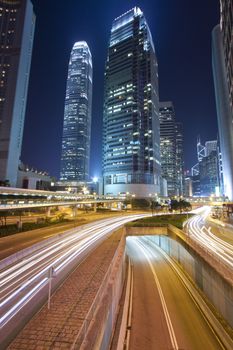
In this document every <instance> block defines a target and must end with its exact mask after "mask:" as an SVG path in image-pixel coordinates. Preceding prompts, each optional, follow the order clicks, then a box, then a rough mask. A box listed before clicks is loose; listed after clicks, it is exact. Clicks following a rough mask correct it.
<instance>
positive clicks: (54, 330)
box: [8, 232, 122, 350]
mask: <svg viewBox="0 0 233 350" xmlns="http://www.w3.org/2000/svg"><path fill="white" fill-rule="evenodd" d="M121 235H122V233H121V232H117V233H113V234H112V235H111V236H110V237H109V238H108V239H106V240H105V241H104V242H103V243H102V244H101V245H100V246H99V247H98V248H97V249H95V251H94V252H92V253H91V254H90V255H89V256H88V258H87V259H86V260H84V261H83V262H82V263H81V264H80V265H79V266H78V267H77V268H76V270H75V271H74V272H73V273H72V274H71V275H70V276H69V277H68V278H67V279H66V280H65V282H64V283H63V284H62V285H61V287H60V288H59V289H58V290H57V291H56V292H55V293H54V295H53V296H52V299H51V309H50V310H48V309H47V305H44V307H43V308H42V309H41V310H40V311H39V312H38V313H37V314H36V315H35V316H34V317H33V318H32V319H31V320H30V321H29V322H28V324H27V325H26V326H25V327H24V329H23V330H22V331H21V332H20V333H19V334H18V336H17V337H16V338H15V340H14V341H13V342H12V343H11V344H10V346H9V347H8V349H11V350H12V349H21V350H24V349H25V350H31V349H36V350H42V349H43V350H45V349H53V350H58V349H70V348H71V346H72V344H73V342H74V339H75V338H76V337H77V335H78V333H79V330H80V328H81V326H82V324H83V321H84V320H85V316H86V314H87V312H88V310H89V309H90V306H91V304H92V302H93V300H94V298H95V295H96V293H97V291H98V289H99V287H100V285H101V282H102V280H103V279H104V276H105V274H106V272H107V270H108V267H109V265H110V263H111V261H112V258H113V256H114V254H115V251H116V249H117V247H118V245H119V240H120V238H121Z"/></svg>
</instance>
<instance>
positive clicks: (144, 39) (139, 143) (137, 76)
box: [103, 7, 160, 197]
mask: <svg viewBox="0 0 233 350" xmlns="http://www.w3.org/2000/svg"><path fill="white" fill-rule="evenodd" d="M158 101H159V98H158V64H157V59H156V55H155V49H154V44H153V40H152V37H151V33H150V30H149V27H148V24H147V22H146V19H145V17H144V14H143V13H142V11H141V10H140V9H139V8H138V7H135V8H133V9H131V10H130V11H128V12H126V13H124V14H123V15H121V16H119V17H117V18H116V19H115V20H114V21H113V24H112V29H111V37H110V42H109V48H108V56H107V62H106V69H105V94H104V118H103V182H104V193H105V194H114V195H118V194H119V193H130V194H132V195H136V196H141V197H146V196H149V194H151V195H152V194H154V193H159V191H160V190H159V179H160V149H159V108H158Z"/></svg>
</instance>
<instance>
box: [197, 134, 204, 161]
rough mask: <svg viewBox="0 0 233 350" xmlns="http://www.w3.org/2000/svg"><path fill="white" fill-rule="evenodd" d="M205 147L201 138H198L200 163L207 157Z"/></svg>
mask: <svg viewBox="0 0 233 350" xmlns="http://www.w3.org/2000/svg"><path fill="white" fill-rule="evenodd" d="M205 155H206V154H205V146H203V145H202V144H201V138H200V136H198V138H197V159H198V162H201V160H202V158H203V157H205Z"/></svg>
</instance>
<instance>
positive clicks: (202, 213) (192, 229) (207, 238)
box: [185, 206, 233, 268]
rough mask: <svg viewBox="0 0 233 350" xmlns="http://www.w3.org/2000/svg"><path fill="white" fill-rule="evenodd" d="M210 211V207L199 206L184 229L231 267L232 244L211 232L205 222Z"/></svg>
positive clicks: (232, 256) (232, 259)
mask: <svg viewBox="0 0 233 350" xmlns="http://www.w3.org/2000/svg"><path fill="white" fill-rule="evenodd" d="M210 211H211V208H210V207H207V206H206V207H203V208H201V209H200V210H199V211H198V214H197V215H195V216H193V217H192V218H191V219H189V220H188V221H187V223H186V225H185V231H186V232H187V233H188V235H189V237H190V238H192V239H193V240H195V241H196V242H197V243H199V244H200V245H202V246H203V247H204V248H205V249H207V250H208V251H209V252H211V253H212V254H213V255H215V256H217V257H218V258H219V259H221V261H222V263H224V264H226V265H227V266H228V267H230V268H233V245H232V244H230V243H228V242H227V241H225V240H224V239H222V238H220V237H218V236H217V235H216V234H215V233H214V232H213V228H212V227H211V226H210V225H209V224H208V222H207V218H208V216H209V215H210Z"/></svg>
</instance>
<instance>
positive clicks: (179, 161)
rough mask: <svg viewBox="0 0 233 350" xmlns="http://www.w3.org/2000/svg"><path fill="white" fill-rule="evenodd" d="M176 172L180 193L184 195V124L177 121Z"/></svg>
mask: <svg viewBox="0 0 233 350" xmlns="http://www.w3.org/2000/svg"><path fill="white" fill-rule="evenodd" d="M176 172H177V190H178V195H179V196H183V195H184V135H183V124H182V123H180V122H176Z"/></svg>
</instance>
